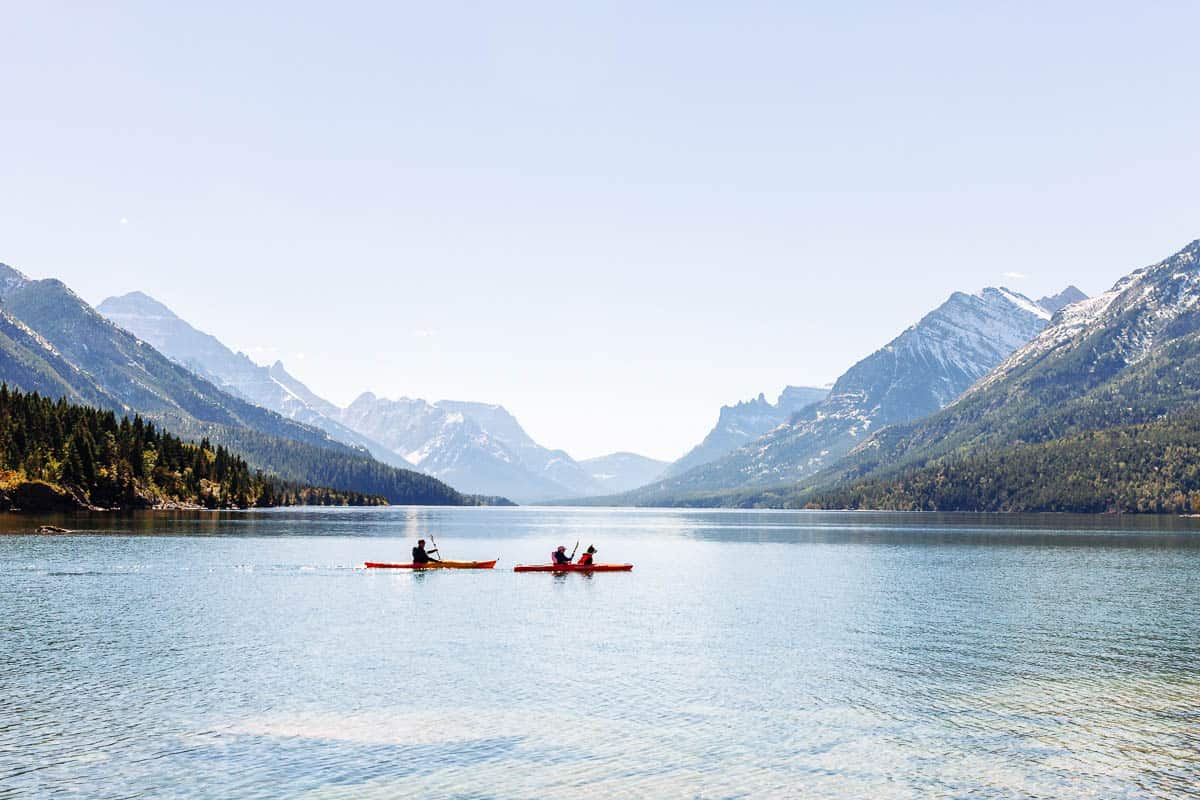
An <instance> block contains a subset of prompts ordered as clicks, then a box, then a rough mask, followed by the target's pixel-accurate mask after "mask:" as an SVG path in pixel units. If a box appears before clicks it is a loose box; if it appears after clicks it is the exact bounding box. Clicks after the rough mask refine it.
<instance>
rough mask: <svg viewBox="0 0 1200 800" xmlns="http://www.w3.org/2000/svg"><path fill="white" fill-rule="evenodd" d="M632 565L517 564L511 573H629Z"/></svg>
mask: <svg viewBox="0 0 1200 800" xmlns="http://www.w3.org/2000/svg"><path fill="white" fill-rule="evenodd" d="M631 569H633V564H587V565H580V564H518V565H517V566H515V567H513V572H629V570H631Z"/></svg>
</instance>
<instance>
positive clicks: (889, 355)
mask: <svg viewBox="0 0 1200 800" xmlns="http://www.w3.org/2000/svg"><path fill="white" fill-rule="evenodd" d="M1076 291H1077V290H1076ZM1070 294H1071V290H1067V291H1066V292H1064V293H1063V294H1061V295H1057V296H1056V298H1057V299H1065V298H1066V297H1069V296H1070ZM1052 299H1055V298H1052ZM1056 301H1057V300H1056ZM1050 317H1051V312H1050V311H1048V310H1047V309H1045V308H1043V307H1042V306H1040V305H1039V304H1038V303H1035V302H1034V301H1032V300H1030V299H1029V298H1027V297H1025V296H1024V295H1022V294H1019V293H1017V292H1013V291H1011V290H1009V289H998V288H987V289H984V290H982V291H980V292H978V293H976V294H965V293H962V292H956V293H954V294H953V295H951V296H950V298H949V299H948V300H946V301H945V302H944V303H942V305H940V306H938V307H937V308H936V309H934V310H933V311H931V312H929V313H928V314H926V315H925V317H923V318H922V319H921V320H920V321H919V322H918V323H917V324H915V325H913V326H912V327H910V328H908V329H907V330H905V331H904V332H903V333H901V334H900V335H899V336H897V337H896V338H895V339H893V340H892V341H891V342H889V343H888V344H887V345H885V346H884V347H882V348H880V349H879V350H877V351H876V352H874V353H872V354H871V355H869V356H867V357H866V358H864V359H863V360H862V361H859V362H858V363H857V364H855V365H854V366H852V367H851V368H850V369H849V370H847V371H846V372H845V373H844V374H843V375H842V376H841V377H840V378H838V380H837V381H836V382H835V383H834V385H833V388H832V390H830V392H829V394H828V396H827V397H825V398H824V399H823V400H821V401H820V402H817V403H815V404H812V405H809V406H807V407H806V408H805V409H803V410H802V411H801V412H800V413H796V414H793V416H792V417H791V419H789V420H788V421H787V422H785V423H784V424H781V425H779V426H777V427H775V428H773V429H771V430H770V431H769V432H767V433H765V434H764V435H762V436H760V437H759V438H757V439H754V440H753V441H751V442H749V443H747V444H744V445H742V446H741V447H738V448H737V449H735V450H733V451H732V452H730V453H728V454H726V455H724V456H722V457H720V458H718V459H716V460H714V461H710V462H708V463H706V464H701V465H700V466H697V467H694V468H692V469H690V470H687V471H685V472H682V473H678V474H673V475H668V476H667V477H666V478H664V479H662V480H659V481H656V482H653V483H651V484H650V485H648V486H646V487H643V488H641V489H638V490H636V491H635V492H633V493H632V494H630V495H628V496H626V497H624V498H622V500H625V501H631V502H636V503H643V504H647V503H655V502H679V501H680V498H686V497H688V496H694V495H702V494H705V493H712V492H720V491H721V490H728V489H732V488H736V487H745V486H756V485H757V486H767V485H776V484H784V483H789V482H794V481H798V480H800V479H801V478H804V477H805V476H807V475H811V474H813V473H815V472H818V471H820V470H821V469H823V468H825V467H826V466H828V465H830V464H832V463H834V462H836V461H837V460H838V459H840V458H841V457H842V456H844V455H846V454H847V453H849V452H850V451H851V450H852V449H853V448H854V447H855V446H856V445H857V444H859V443H860V442H862V441H863V440H864V439H866V438H867V437H868V436H869V435H871V434H872V433H873V432H874V431H875V430H877V429H879V428H881V427H884V426H887V425H895V424H897V423H903V422H908V421H910V420H914V419H918V418H920V417H923V416H926V415H927V414H930V413H933V412H935V411H937V410H938V409H941V408H943V407H945V406H946V405H948V404H949V403H951V402H952V401H954V400H955V399H956V398H957V397H958V396H959V395H960V394H962V393H963V392H964V391H966V390H967V389H968V388H969V387H970V386H971V385H972V384H973V383H975V381H977V380H979V379H980V378H981V377H983V376H984V375H986V374H987V373H988V372H989V371H990V370H991V369H993V368H994V367H995V366H996V365H998V364H999V363H1000V362H1001V361H1003V360H1004V359H1005V358H1006V357H1007V356H1008V355H1009V354H1011V353H1012V352H1013V351H1014V350H1016V349H1017V348H1018V347H1020V346H1021V345H1023V344H1025V343H1026V342H1028V341H1029V340H1030V339H1031V338H1033V337H1034V336H1036V335H1037V334H1038V333H1039V332H1040V331H1041V330H1042V329H1043V328H1044V327H1045V326H1046V324H1047V322H1048V321H1049V319H1050Z"/></svg>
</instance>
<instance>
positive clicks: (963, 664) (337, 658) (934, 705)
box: [0, 508, 1200, 798]
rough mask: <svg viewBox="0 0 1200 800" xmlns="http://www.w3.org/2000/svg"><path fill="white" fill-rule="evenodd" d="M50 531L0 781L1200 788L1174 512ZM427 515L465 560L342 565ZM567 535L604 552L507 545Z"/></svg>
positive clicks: (95, 789)
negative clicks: (557, 555) (593, 563)
mask: <svg viewBox="0 0 1200 800" xmlns="http://www.w3.org/2000/svg"><path fill="white" fill-rule="evenodd" d="M44 521H46V520H30V519H27V518H21V517H14V516H8V517H2V518H0V534H2V532H3V531H9V532H13V533H16V532H18V531H22V532H23V531H29V530H32V529H34V528H36V525H37V524H40V523H41V522H44ZM53 524H60V525H63V526H65V527H70V528H82V529H87V530H91V531H98V532H104V533H105V534H107V535H103V536H93V535H82V536H80V535H70V536H30V535H8V536H5V535H0V697H2V698H3V700H4V702H3V704H2V705H0V798H8V797H25V796H57V795H64V796H65V795H77V796H85V797H133V796H138V797H162V796H172V797H174V796H186V797H213V798H218V797H222V798H223V797H281V798H282V797H287V798H292V797H314V798H334V797H337V798H351V797H353V798H358V797H367V798H372V797H378V798H392V797H497V798H528V797H580V796H584V797H706V798H707V797H712V798H724V797H796V796H805V797H845V796H855V797H967V796H970V797H1080V796H1091V797H1183V796H1200V792H1198V791H1197V789H1196V787H1197V785H1198V784H1200V756H1198V753H1200V672H1198V671H1197V669H1196V665H1197V664H1200V658H1198V656H1200V644H1198V642H1200V637H1198V636H1197V634H1200V622H1198V621H1197V620H1198V619H1200V616H1198V614H1197V612H1200V592H1198V591H1197V590H1198V589H1200V535H1197V531H1200V524H1198V522H1197V521H1196V520H1185V519H1178V518H1165V517H1164V518H1116V517H1071V516H1057V515H1055V516H1037V517H1034V516H1021V517H1004V516H968V515H919V514H909V515H897V514H837V513H799V512H798V513H788V512H727V511H721V512H717V511H700V512H696V511H610V510H603V509H583V510H562V509H403V508H399V509H366V510H314V511H273V512H263V513H252V514H189V513H178V514H157V515H141V516H125V517H121V516H99V517H88V516H74V517H59V518H57V519H56V520H55V521H54V523H53ZM429 535H432V536H433V537H434V538H436V539H437V541H438V543H439V544H440V545H441V546H442V548H443V550H444V552H445V553H446V554H447V555H448V556H450V557H455V558H494V557H497V556H499V557H500V558H501V562H500V564H499V568H498V569H497V570H495V571H491V572H455V573H448V572H441V573H425V574H405V573H399V572H387V573H384V572H374V571H369V570H365V569H362V568H361V563H362V562H363V561H365V560H368V559H372V560H374V559H389V558H397V557H403V556H404V555H405V554H406V553H407V548H408V547H410V546H411V540H412V539H415V538H417V537H418V536H424V537H426V538H429ZM577 539H578V540H580V541H582V542H583V543H584V544H583V546H586V544H587V543H589V542H594V543H596V545H597V546H598V547H599V548H600V551H601V552H600V558H601V559H602V560H613V561H625V560H630V561H633V562H635V563H636V567H635V570H634V572H632V573H628V574H609V575H596V576H591V577H590V579H589V576H583V575H559V576H555V575H549V574H526V575H520V574H514V573H512V572H511V570H510V568H511V566H512V565H513V564H514V563H518V562H534V561H545V560H547V559H548V557H549V553H550V550H551V549H552V548H553V547H554V546H556V545H557V544H566V545H567V546H568V548H570V547H571V546H572V545H573V544H574V542H575V541H576V540H577Z"/></svg>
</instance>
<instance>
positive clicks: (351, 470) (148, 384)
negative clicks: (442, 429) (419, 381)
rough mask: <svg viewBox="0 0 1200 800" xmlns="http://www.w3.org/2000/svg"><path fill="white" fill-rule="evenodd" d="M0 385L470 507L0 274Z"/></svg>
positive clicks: (318, 480)
mask: <svg viewBox="0 0 1200 800" xmlns="http://www.w3.org/2000/svg"><path fill="white" fill-rule="evenodd" d="M0 381H3V382H5V383H8V384H9V385H10V386H13V387H14V388H18V389H22V390H25V391H31V392H32V391H36V392H38V393H40V394H44V395H47V396H49V397H53V398H66V399H68V400H69V401H71V402H75V403H80V404H85V405H90V406H95V407H99V408H103V409H107V410H112V411H114V412H116V413H118V414H122V415H124V414H140V415H141V416H143V417H145V418H146V419H148V420H153V421H155V422H157V423H160V424H161V425H162V426H163V427H165V428H166V429H167V430H169V431H172V432H173V433H176V434H178V435H180V436H183V437H185V438H194V439H200V438H204V437H207V438H208V439H210V440H212V441H213V442H214V443H219V444H223V445H225V446H226V447H228V448H229V449H231V450H233V451H234V452H236V453H238V454H240V455H242V456H243V457H244V458H245V459H246V460H247V462H249V464H250V465H251V466H253V467H255V468H258V469H261V470H263V471H265V472H268V473H271V474H274V475H277V476H279V477H281V478H283V479H285V480H289V481H297V482H302V483H307V484H312V485H316V486H328V487H331V488H335V489H346V490H352V491H359V492H363V493H365V494H374V495H381V496H383V497H386V498H387V499H388V500H389V501H390V502H400V503H406V502H419V503H449V504H460V503H465V502H474V500H472V499H471V498H466V497H464V496H463V495H461V494H460V493H458V492H457V491H455V490H453V489H451V488H450V487H448V486H446V485H445V484H443V483H441V482H439V481H437V480H434V479H431V478H430V477H428V476H425V475H421V474H418V473H416V472H413V471H411V470H399V469H395V468H393V467H388V466H385V465H383V464H380V463H379V462H377V461H375V460H373V459H372V458H371V457H370V456H369V454H368V453H367V452H366V451H365V450H361V449H357V448H354V447H351V446H348V445H346V444H343V443H341V442H338V441H336V440H334V439H333V438H331V437H330V436H329V435H328V434H327V433H326V432H324V431H322V430H318V429H316V428H313V427H311V426H308V425H305V424H302V423H300V422H297V421H294V420H290V419H287V418H285V417H283V416H281V415H279V414H276V413H273V412H271V411H268V410H265V409H263V408H261V407H259V406H256V405H254V404H252V403H249V402H246V401H245V400H243V399H241V398H238V397H235V396H233V395H231V394H229V393H227V392H224V391H222V390H221V389H219V388H218V387H217V386H215V385H214V384H213V383H211V382H210V381H207V380H205V379H204V378H202V377H199V376H198V375H196V374H194V373H192V372H190V371H188V370H187V369H185V368H183V367H181V366H180V365H179V364H176V363H175V362H173V361H171V360H170V359H168V358H166V357H165V356H163V355H162V354H161V353H159V352H158V351H157V350H155V349H154V348H153V347H152V346H150V345H149V344H147V343H146V342H144V341H141V340H139V339H137V338H136V337H134V336H133V335H132V334H130V333H129V332H127V331H125V330H123V329H122V328H120V327H118V326H116V325H114V324H113V323H112V322H110V321H108V320H107V319H105V318H104V317H102V316H101V315H100V314H99V313H97V312H96V311H95V310H94V309H93V308H92V307H91V306H89V305H88V304H87V303H86V302H84V301H83V300H82V299H80V298H79V297H78V296H77V295H75V294H74V293H73V292H72V291H71V290H70V289H68V288H67V287H66V286H65V285H64V284H63V283H62V282H61V281H57V280H52V279H51V280H30V279H28V278H27V277H26V276H25V275H23V274H21V273H20V272H18V271H17V270H15V269H13V268H12V267H9V266H7V265H0Z"/></svg>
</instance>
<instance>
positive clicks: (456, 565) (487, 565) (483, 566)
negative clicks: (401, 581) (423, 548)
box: [366, 559, 496, 569]
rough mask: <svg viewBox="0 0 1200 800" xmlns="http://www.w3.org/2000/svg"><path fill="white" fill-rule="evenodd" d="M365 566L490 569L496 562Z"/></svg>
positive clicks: (373, 564)
mask: <svg viewBox="0 0 1200 800" xmlns="http://www.w3.org/2000/svg"><path fill="white" fill-rule="evenodd" d="M366 566H368V567H371V568H372V569H491V568H492V567H494V566H496V561H495V559H493V560H491V561H430V562H429V563H428V564H385V563H381V562H379V561H368V562H367V563H366Z"/></svg>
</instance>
